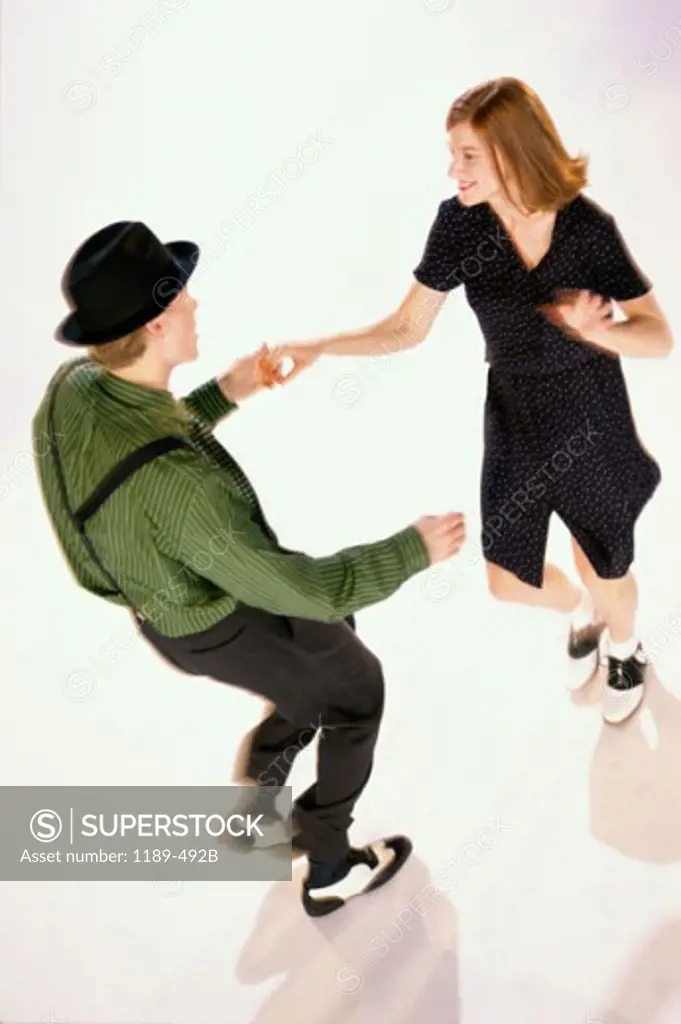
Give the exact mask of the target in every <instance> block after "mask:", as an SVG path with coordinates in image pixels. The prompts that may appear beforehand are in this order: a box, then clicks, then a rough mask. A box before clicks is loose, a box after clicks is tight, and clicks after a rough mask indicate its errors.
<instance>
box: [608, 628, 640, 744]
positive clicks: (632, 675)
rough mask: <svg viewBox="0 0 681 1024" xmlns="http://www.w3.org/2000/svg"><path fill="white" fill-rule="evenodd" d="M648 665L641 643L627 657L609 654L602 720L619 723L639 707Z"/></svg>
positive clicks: (610, 723)
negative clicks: (621, 659)
mask: <svg viewBox="0 0 681 1024" xmlns="http://www.w3.org/2000/svg"><path fill="white" fill-rule="evenodd" d="M647 664H648V661H647V658H646V656H645V653H644V651H643V647H642V646H641V644H638V646H637V648H636V650H635V651H634V653H633V654H632V655H631V657H630V658H626V659H625V660H623V661H620V659H619V658H613V657H612V656H609V657H608V675H607V681H606V684H605V686H604V687H603V691H604V692H603V700H602V703H601V712H602V715H603V721H604V722H607V723H608V724H609V725H620V724H621V723H622V722H625V721H626V720H627V719H628V718H630V717H631V715H633V714H634V712H635V711H637V710H638V708H639V707H640V705H641V703H642V701H643V698H644V697H645V675H646V666H647Z"/></svg>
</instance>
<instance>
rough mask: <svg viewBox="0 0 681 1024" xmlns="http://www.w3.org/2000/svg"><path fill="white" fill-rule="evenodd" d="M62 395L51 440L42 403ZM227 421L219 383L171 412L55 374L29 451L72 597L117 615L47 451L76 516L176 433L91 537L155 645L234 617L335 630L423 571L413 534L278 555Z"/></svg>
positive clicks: (165, 394)
mask: <svg viewBox="0 0 681 1024" xmlns="http://www.w3.org/2000/svg"><path fill="white" fill-rule="evenodd" d="M57 385H59V392H58V394H57V398H56V403H55V422H54V431H55V433H54V437H53V438H50V432H49V426H48V418H47V413H48V402H49V400H50V396H51V395H52V393H53V389H54V388H55V387H56V386H57ZM236 408H237V406H235V405H234V404H232V403H231V402H229V401H228V400H227V398H226V397H225V396H224V394H223V392H222V390H221V388H220V385H219V383H218V381H217V380H216V379H213V380H210V381H208V382H207V383H206V384H204V385H202V386H201V387H199V388H197V389H196V390H195V391H192V392H191V393H190V394H189V395H187V396H186V397H185V398H184V399H182V400H178V399H176V398H174V397H173V395H172V394H171V393H170V392H169V391H165V390H160V389H157V388H152V387H148V386H144V385H140V384H136V383H131V382H130V381H127V380H123V379H122V378H120V377H118V376H116V375H114V374H112V373H109V372H108V371H106V370H104V369H102V368H101V367H99V366H98V365H97V364H96V363H94V362H93V361H92V360H91V359H90V358H89V357H86V358H83V359H76V360H71V361H69V362H68V363H65V364H63V365H62V366H61V367H60V368H59V370H58V371H57V373H56V374H55V375H54V376H53V377H52V379H51V381H50V382H49V384H48V387H47V390H46V393H45V395H44V397H43V399H42V401H41V403H40V406H39V407H38V409H37V411H36V414H35V416H34V419H33V438H34V444H33V450H34V452H35V453H36V466H37V471H38V477H39V481H40V485H41V489H42V494H43V498H44V502H45V505H46V508H47V512H48V516H49V519H50V521H51V523H52V527H53V529H54V531H55V534H56V537H57V540H58V543H59V544H60V547H61V550H62V552H63V554H64V557H65V559H66V561H67V563H68V565H69V566H70V569H71V571H72V573H73V575H74V577H75V579H76V581H77V582H78V583H79V584H80V586H82V587H84V588H85V589H87V590H88V591H90V592H91V593H93V594H96V595H98V596H100V597H102V598H104V599H106V600H109V601H114V602H117V603H119V604H123V605H125V604H126V601H125V599H124V598H122V597H121V595H120V594H115V593H112V587H111V584H110V582H109V581H108V580H107V578H106V577H105V576H104V575H103V574H102V573H101V570H100V569H99V568H98V567H97V565H96V564H95V563H94V562H93V560H92V559H91V557H90V555H89V553H88V550H87V548H86V546H85V545H84V543H83V540H82V538H81V536H80V534H79V533H78V530H77V528H76V527H75V526H74V525H73V523H72V521H71V518H70V515H69V512H68V510H67V509H66V508H65V507H64V502H63V500H62V495H61V491H60V489H59V486H58V478H57V475H56V471H55V451H54V445H55V444H57V445H58V450H59V453H60V456H61V462H62V466H63V472H64V477H65V481H66V487H67V491H68V498H69V504H70V506H71V509H75V508H77V507H78V506H79V505H80V504H81V503H82V502H83V501H84V500H85V499H86V498H88V497H89V496H90V495H91V494H92V492H93V491H94V490H95V488H96V487H97V485H98V484H99V483H100V481H101V480H102V479H103V478H104V476H105V475H106V474H107V473H108V472H109V470H110V469H112V468H113V466H114V465H116V464H117V463H118V462H119V461H120V460H121V459H123V458H125V456H126V455H128V454H130V452H132V451H133V450H134V449H136V448H138V447H140V446H141V445H144V444H146V443H147V442H149V441H152V440H154V439H155V438H158V437H163V436H166V435H168V434H177V433H178V432H181V433H182V434H183V435H184V436H185V437H186V438H187V439H188V440H189V442H190V446H189V448H188V449H180V450H176V451H173V452H170V453H168V454H166V455H163V456H160V457H159V458H157V459H155V460H154V461H153V462H150V463H148V464H147V465H146V466H144V467H142V468H141V469H139V470H138V471H137V473H135V474H134V475H133V476H132V477H130V478H129V479H128V481H127V482H126V483H124V484H123V485H122V486H121V487H120V488H119V489H118V490H117V491H115V492H114V494H113V495H112V496H111V497H110V498H109V500H108V501H107V502H106V504H105V505H103V506H102V507H101V508H100V509H99V511H98V512H97V513H96V514H95V516H94V517H93V518H92V519H91V520H90V521H89V523H88V527H87V532H88V536H89V538H90V540H91V542H92V544H93V546H94V549H95V551H96V553H97V556H98V558H99V559H100V561H101V562H102V564H103V565H104V567H105V568H106V569H107V570H108V572H109V573H110V574H111V575H112V576H113V577H114V579H115V580H116V581H117V583H118V584H119V585H120V587H121V589H122V591H123V592H124V594H126V595H127V596H128V598H129V600H130V601H131V602H132V604H133V605H134V607H136V608H137V609H138V610H139V611H140V612H141V613H142V615H143V617H144V618H145V619H147V620H148V621H149V622H150V623H151V625H152V626H154V627H155V628H156V629H157V630H158V631H159V632H160V633H163V634H165V635H166V636H183V635H188V634H191V633H197V632H201V631H202V630H204V629H208V628H209V627H210V626H212V625H214V624H215V623H216V622H218V621H219V620H220V619H222V618H224V617H225V616H227V615H229V614H230V613H231V612H232V611H233V610H234V609H235V608H237V607H238V606H240V605H242V606H243V605H249V606H252V607H256V608H261V609H264V610H265V611H269V612H272V613H273V614H279V615H290V616H296V617H300V618H309V619H317V620H320V621H326V622H330V621H334V620H340V619H343V618H345V617H346V616H347V615H349V614H351V613H352V612H356V611H359V610H360V609H361V608H365V607H368V606H369V605H372V604H376V603H378V602H380V601H383V600H385V598H387V597H389V596H390V595H391V594H393V593H394V592H395V591H396V590H397V589H398V588H399V587H400V586H401V585H402V584H403V583H404V582H406V580H407V579H409V578H410V577H411V576H413V575H414V574H416V573H417V572H420V571H422V570H423V569H425V568H426V567H427V565H428V554H427V551H426V548H425V545H424V543H423V540H422V538H421V535H420V534H419V532H418V531H417V530H415V529H414V528H413V527H408V528H407V529H404V530H401V531H400V532H399V533H396V534H394V535H393V536H391V537H388V538H386V539H384V540H380V541H377V542H375V543H372V544H363V545H359V546H356V547H353V548H347V549H345V550H342V551H339V552H337V553H336V554H333V555H330V556H327V557H323V558H312V557H310V556H308V555H306V554H304V553H301V552H292V551H287V550H286V549H283V548H281V547H280V546H279V544H278V542H277V538H276V536H275V534H274V532H273V531H272V530H271V528H270V527H269V526H268V524H267V522H266V520H265V517H264V515H263V512H262V509H261V508H260V504H259V502H258V498H257V495H256V494H255V491H254V489H253V487H252V486H251V484H250V482H249V480H248V478H247V477H246V475H245V473H244V472H243V471H242V470H241V468H240V467H239V466H238V464H237V463H236V461H235V460H234V459H233V458H232V457H231V455H230V454H229V453H228V452H227V450H226V449H225V448H224V447H223V446H222V445H221V444H219V443H218V441H217V440H216V439H215V437H214V436H213V433H212V431H213V428H214V427H215V426H216V424H217V423H219V422H220V421H221V420H223V419H224V418H225V417H226V416H228V415H230V414H232V413H233V412H234V410H235V409H236Z"/></svg>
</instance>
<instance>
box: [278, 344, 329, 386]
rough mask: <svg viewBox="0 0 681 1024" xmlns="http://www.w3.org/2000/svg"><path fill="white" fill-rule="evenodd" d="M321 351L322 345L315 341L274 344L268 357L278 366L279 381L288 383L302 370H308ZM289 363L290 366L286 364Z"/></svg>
mask: <svg viewBox="0 0 681 1024" xmlns="http://www.w3.org/2000/svg"><path fill="white" fill-rule="evenodd" d="M322 351H323V350H322V346H321V345H320V344H319V342H316V341H310V342H304V343H303V342H298V343H296V342H289V343H287V344H284V345H276V346H275V347H274V348H272V350H271V352H270V357H271V359H272V360H273V361H274V362H275V363H277V365H278V366H279V367H280V370H281V375H282V380H281V381H280V382H279V383H281V384H288V383H289V381H292V380H293V379H294V378H295V377H297V376H298V374H299V373H302V372H303V370H308V369H309V368H310V367H311V366H313V365H314V364H315V363H316V362H317V360H318V359H319V357H320V355H321V354H322ZM289 363H290V364H291V365H290V367H289V366H288V365H287V364H289ZM284 367H286V369H284Z"/></svg>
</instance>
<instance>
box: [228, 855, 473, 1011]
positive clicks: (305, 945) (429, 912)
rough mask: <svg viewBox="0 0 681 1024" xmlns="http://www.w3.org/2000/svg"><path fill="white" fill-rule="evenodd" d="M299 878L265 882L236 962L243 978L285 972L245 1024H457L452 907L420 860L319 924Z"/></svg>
mask: <svg viewBox="0 0 681 1024" xmlns="http://www.w3.org/2000/svg"><path fill="white" fill-rule="evenodd" d="M302 870H303V868H302V867H301V868H300V872H302ZM300 877H301V876H300V874H299V872H298V871H297V870H294V875H293V879H294V881H293V884H290V883H289V882H281V883H277V884H276V885H274V886H273V887H272V890H271V891H270V893H269V894H268V896H267V898H266V900H265V901H264V903H263V905H262V907H261V910H260V913H259V915H258V917H257V919H256V922H255V925H254V928H253V932H252V934H251V936H250V938H249V939H248V941H247V943H246V945H245V946H244V949H243V950H242V952H241V955H240V957H239V960H238V962H237V966H236V976H237V979H238V980H239V981H240V982H241V983H242V984H246V985H256V984H262V983H263V982H265V981H267V980H270V979H274V978H275V977H276V976H277V975H283V978H282V979H281V982H280V984H279V985H278V987H277V988H276V989H275V991H274V992H273V993H272V995H271V996H270V998H269V999H268V1001H267V1002H266V1004H265V1005H264V1006H263V1007H262V1009H261V1010H260V1012H259V1013H258V1015H257V1016H256V1017H254V1018H253V1021H252V1022H251V1024H284V1022H287V1021H297V1022H298V1024H307V1022H308V1021H309V1022H310V1024H313V1022H314V1024H341V1022H343V1024H377V1022H379V1021H390V1024H426V1022H427V1024H459V1022H460V1020H461V1016H460V1008H459V974H458V961H457V918H456V911H455V909H454V907H453V906H452V904H451V903H449V902H448V900H447V899H446V897H445V896H443V895H442V894H439V893H438V892H437V891H436V889H435V886H434V884H433V883H432V881H431V879H430V876H429V874H428V870H427V868H426V866H425V865H424V864H423V862H422V861H420V860H419V859H418V858H417V857H416V856H414V855H413V854H412V856H411V858H410V859H409V861H407V864H406V865H405V866H404V868H403V869H402V871H401V872H400V873H399V874H398V875H397V876H396V877H395V878H394V879H393V880H392V882H390V883H389V884H388V885H387V886H386V887H385V889H383V890H379V891H378V892H376V893H373V894H372V895H369V896H366V897H360V898H358V899H357V901H356V902H355V903H354V904H352V903H351V904H349V905H348V906H346V907H344V908H343V909H342V910H340V911H338V912H336V913H335V914H331V915H330V916H329V917H328V918H327V919H326V920H324V919H320V920H316V921H315V920H313V919H311V918H308V917H307V915H306V914H305V912H304V911H303V908H302V904H301V902H300V895H299V882H300Z"/></svg>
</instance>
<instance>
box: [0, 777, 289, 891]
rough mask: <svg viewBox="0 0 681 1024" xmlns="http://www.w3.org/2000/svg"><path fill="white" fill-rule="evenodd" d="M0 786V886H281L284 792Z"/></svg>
mask: <svg viewBox="0 0 681 1024" xmlns="http://www.w3.org/2000/svg"><path fill="white" fill-rule="evenodd" d="M271 793H272V795H273V796H274V797H275V803H274V809H275V814H272V813H271V812H270V811H268V810H264V809H263V807H262V806H260V805H259V804H258V803H256V802H255V800H256V796H257V791H256V790H255V789H254V788H253V787H251V786H121V787H118V786H97V787H87V786H4V787H1V788H0V815H1V816H2V823H3V828H2V832H3V838H2V842H1V843H0V880H2V881H6V882H24V881H51V880H60V881H63V880H69V881H121V882H130V881H169V880H172V881H201V880H204V879H205V880H206V881H213V882H214V881H244V882H247V881H275V882H276V881H287V880H289V881H290V879H291V877H292V855H291V851H292V841H291V833H290V813H291V805H292V799H291V788H290V786H284V787H276V788H275V787H272V790H271Z"/></svg>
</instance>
